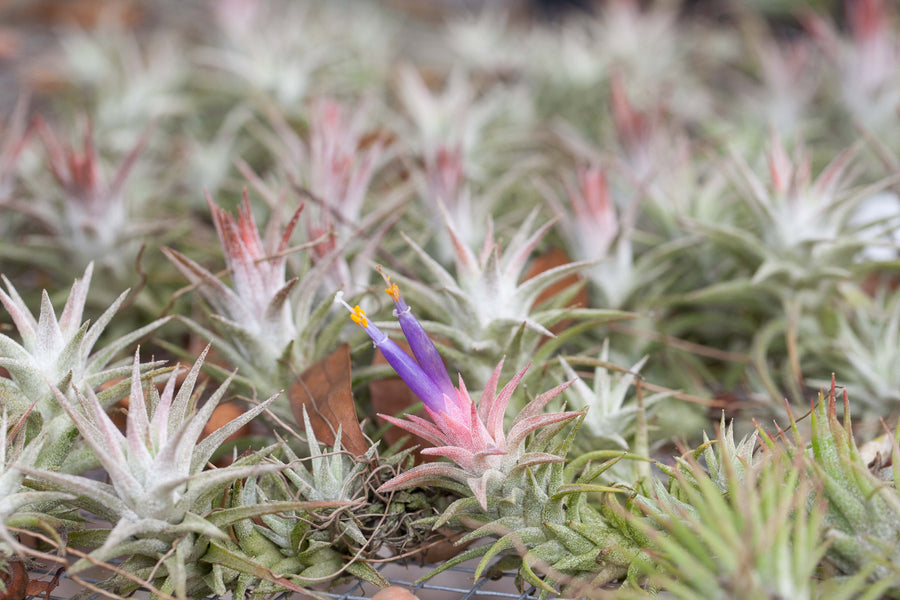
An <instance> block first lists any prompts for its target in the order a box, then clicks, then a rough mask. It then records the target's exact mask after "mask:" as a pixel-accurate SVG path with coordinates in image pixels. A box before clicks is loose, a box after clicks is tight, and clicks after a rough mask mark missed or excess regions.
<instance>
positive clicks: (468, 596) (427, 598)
mask: <svg viewBox="0 0 900 600" xmlns="http://www.w3.org/2000/svg"><path fill="white" fill-rule="evenodd" d="M376 569H377V570H378V571H379V572H381V574H382V575H383V576H384V577H385V579H387V580H388V582H389V583H390V584H391V585H397V586H402V587H404V588H407V589H409V590H410V591H411V592H412V593H414V594H415V595H416V596H418V597H419V598H420V599H421V600H536V598H537V593H536V590H535V588H534V587H530V588H528V589H526V590H525V591H523V592H519V591H518V590H517V589H516V586H515V583H514V577H513V574H512V573H508V574H506V575H504V576H503V577H502V578H500V579H497V580H490V579H485V578H481V579H479V580H478V581H475V580H474V573H475V568H474V565H471V566H467V564H466V563H464V564H463V565H460V566H456V567H451V568H449V569H447V570H446V571H445V572H443V573H441V574H439V575H437V576H435V577H434V578H432V579H429V580H428V581H423V582H421V583H415V581H416V580H417V579H419V578H420V577H422V576H423V575H425V574H427V573H428V572H429V571H430V568H429V567H427V566H426V567H420V566H408V565H407V566H403V565H398V564H390V563H382V564H380V565H379V566H378V567H376ZM31 576H32V577H33V578H40V579H48V580H49V579H52V577H53V573H52V572H47V573H41V572H33V573H31ZM86 579H88V580H89V581H92V582H93V581H96V580H92V579H90V578H86ZM81 589H82V587H81V585H79V584H78V583H76V582H74V581H72V580H71V579H68V578H67V577H66V576H65V575H63V576H62V578H61V579H60V584H59V587H57V588H56V589H55V590H53V592H52V593H51V595H50V599H51V600H67V599H68V598H71V596H72V595H73V594H75V593H76V592H79V591H81ZM376 591H378V588H376V587H375V586H373V585H371V584H369V583H364V582H361V581H357V582H355V583H350V584H344V585H342V586H339V587H338V588H336V589H334V590H330V591H317V592H316V593H317V595H319V596H326V597H328V598H332V599H334V600H365V599H366V598H370V597H371V596H372V595H373V594H374V593H375V592H376ZM45 597H46V596H45V595H44V594H40V595H36V596H29V597H28V598H33V599H34V600H38V599H43V598H45ZM148 597H149V595H148V594H147V593H145V592H137V593H135V594H134V595H133V596H132V598H137V599H145V598H148ZM103 598H104V596H102V595H100V594H94V595H92V596H90V600H102V599H103ZM228 598H229V597H228V596H226V597H224V598H223V600H227V599H228ZM308 599H309V597H308V596H304V595H301V594H295V593H290V592H285V593H282V594H278V595H276V596H273V598H272V600H308ZM205 600H218V597H216V596H210V597H208V598H207V599H205Z"/></svg>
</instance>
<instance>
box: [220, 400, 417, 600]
mask: <svg viewBox="0 0 900 600" xmlns="http://www.w3.org/2000/svg"><path fill="white" fill-rule="evenodd" d="M303 415H304V425H305V430H306V440H307V454H308V458H305V459H300V458H298V456H297V455H296V454H295V453H294V452H293V451H292V450H291V449H290V447H289V446H288V445H287V444H283V445H282V446H281V447H280V448H279V449H278V450H277V451H276V452H275V453H273V454H272V455H271V456H270V457H269V458H268V459H267V464H274V465H277V466H278V471H277V472H275V473H268V474H264V475H260V476H258V477H252V478H248V479H246V480H242V481H239V482H235V485H234V486H233V487H232V489H231V490H230V491H229V494H228V502H227V507H226V508H225V509H224V510H222V511H220V512H215V513H213V514H212V515H211V516H210V520H211V521H212V522H214V523H216V522H218V521H219V520H220V519H223V518H226V517H228V515H230V514H250V512H253V511H256V512H257V513H259V515H258V518H256V519H254V520H250V519H245V520H242V521H239V522H235V523H234V524H233V525H232V527H231V532H232V534H233V535H232V537H231V538H230V539H227V540H211V541H210V551H209V552H208V553H207V554H206V555H205V556H204V558H203V560H204V561H206V562H209V563H210V564H211V565H212V568H213V573H215V574H216V576H217V577H218V578H219V581H220V582H221V584H220V585H219V586H218V587H217V588H215V589H216V591H217V593H224V591H225V589H226V588H225V586H224V581H225V580H227V578H228V576H229V573H231V572H237V573H239V574H238V575H237V580H236V581H237V585H236V586H234V587H232V588H230V589H232V591H233V594H234V596H235V597H236V598H243V597H244V595H245V594H249V595H250V596H251V597H254V598H256V597H259V596H264V595H266V594H269V593H272V592H277V591H280V590H281V589H282V588H281V587H280V585H281V582H283V581H289V582H292V583H294V584H297V585H315V584H321V583H326V582H333V581H335V580H343V579H346V578H347V577H356V578H359V579H363V580H365V581H368V582H371V583H373V584H375V585H377V586H379V587H383V586H386V585H387V581H386V580H385V579H384V578H383V577H382V576H381V575H380V574H379V573H378V571H376V570H375V569H374V568H373V567H372V566H371V565H370V564H368V563H367V562H366V559H368V558H372V557H374V556H375V554H376V552H377V551H378V550H380V549H381V548H382V546H383V545H384V544H385V543H386V542H389V541H390V540H391V539H392V538H396V537H397V533H396V530H397V529H398V528H399V527H400V525H401V524H402V523H403V522H404V521H407V520H408V519H409V515H408V514H407V511H409V512H410V514H414V512H415V506H413V505H414V504H415V502H413V501H412V496H410V501H408V502H402V501H400V500H399V498H398V501H397V502H396V503H394V504H391V505H390V506H388V505H387V503H386V502H384V501H383V500H379V499H378V498H377V497H376V495H375V493H374V490H375V488H376V487H377V484H378V483H379V482H381V481H383V477H381V476H380V472H388V469H387V468H388V467H391V466H396V465H398V464H399V463H400V462H402V461H404V460H405V458H406V454H408V453H399V454H395V455H393V456H392V457H390V458H388V459H386V460H383V461H382V460H381V459H380V458H379V457H378V456H377V450H378V448H377V445H373V446H371V447H370V448H369V450H368V451H367V452H366V454H365V455H364V456H361V457H355V456H352V455H351V454H350V453H348V452H347V451H346V450H345V449H344V448H342V446H341V436H340V431H338V433H337V435H336V437H335V443H334V446H333V447H332V448H323V447H322V446H320V444H319V441H318V440H317V439H316V434H315V430H314V429H313V427H312V426H311V425H310V421H309V417H308V416H307V414H306V411H305V410H304V412H303ZM376 463H378V464H379V465H380V468H379V469H375V470H373V465H375V464H376ZM389 470H390V471H393V469H389ZM418 496H419V498H418V503H419V505H420V508H421V507H424V506H427V501H426V500H425V499H424V497H421V496H422V494H418ZM264 510H265V513H264V514H263V511H264ZM264 570H269V571H270V572H272V573H278V574H279V575H280V578H279V579H278V580H269V581H264V580H261V579H260V572H264ZM251 590H252V594H251V593H250V592H251Z"/></svg>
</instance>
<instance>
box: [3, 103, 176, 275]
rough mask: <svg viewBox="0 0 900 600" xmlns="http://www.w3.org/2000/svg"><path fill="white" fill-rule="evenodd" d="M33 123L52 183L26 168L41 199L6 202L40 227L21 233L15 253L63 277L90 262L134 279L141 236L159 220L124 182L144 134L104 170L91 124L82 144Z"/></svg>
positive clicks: (152, 230) (159, 223)
mask: <svg viewBox="0 0 900 600" xmlns="http://www.w3.org/2000/svg"><path fill="white" fill-rule="evenodd" d="M35 123H36V125H35V129H36V132H37V134H38V136H39V137H40V139H41V141H42V142H43V145H44V149H45V153H46V169H45V172H46V173H47V174H49V175H50V176H51V178H52V180H53V184H52V185H51V184H50V183H49V182H48V181H46V178H43V177H40V176H38V175H36V174H32V175H31V176H30V177H29V178H27V179H26V181H25V182H24V183H25V185H26V186H27V187H28V188H30V191H31V193H33V194H34V195H36V196H38V197H39V198H40V201H37V202H32V203H28V204H27V205H26V204H24V203H21V202H16V203H13V204H11V205H9V208H10V209H12V210H17V211H20V212H22V214H23V215H25V216H26V217H27V218H28V220H29V221H31V222H33V223H34V224H35V225H36V226H37V227H38V228H39V229H40V230H42V231H43V233H42V234H38V235H29V236H27V237H26V236H23V237H24V242H25V243H24V246H25V248H26V249H27V251H23V250H22V249H19V251H18V252H17V253H15V257H16V258H17V259H18V260H19V261H22V262H28V263H30V264H39V265H40V266H42V267H43V268H45V269H46V270H48V271H49V272H51V273H65V275H66V276H68V274H69V273H70V272H71V271H72V270H73V269H77V270H82V269H84V268H85V266H86V265H87V264H88V263H91V262H93V263H95V264H96V265H97V267H98V268H100V269H103V270H104V271H106V272H108V273H109V274H110V275H112V277H114V278H115V280H116V281H117V282H118V283H119V284H121V285H122V286H125V285H129V284H136V283H138V279H137V278H136V277H135V276H134V264H135V260H136V258H137V256H138V252H139V250H140V246H141V245H140V241H141V239H143V238H145V237H146V236H149V235H150V234H153V233H158V232H159V231H161V229H162V227H163V220H161V219H160V220H155V219H153V218H151V217H150V215H148V214H147V213H146V210H144V208H145V207H143V206H142V204H143V202H144V201H145V200H146V193H147V190H146V189H140V188H137V187H136V186H134V185H129V178H130V177H131V175H132V173H133V172H134V169H135V165H136V164H137V162H138V161H139V159H140V158H141V155H142V153H143V151H144V147H145V144H146V142H147V139H148V135H149V132H148V131H144V135H143V136H142V137H141V138H140V139H138V140H137V142H136V143H134V144H133V146H132V147H131V148H130V150H129V152H128V153H127V154H126V155H125V156H124V157H123V158H122V161H121V163H120V164H119V165H118V167H117V168H116V169H115V171H114V172H113V173H112V174H111V175H107V174H104V172H103V169H102V167H101V163H102V161H101V157H100V153H99V151H98V149H97V147H96V146H95V144H94V133H93V130H92V126H91V124H90V123H88V124H87V125H86V127H85V132H84V136H83V142H82V146H81V148H74V147H68V146H67V145H65V144H64V143H63V142H61V141H60V140H59V139H58V137H57V135H56V133H55V132H54V128H53V127H51V125H49V124H48V123H47V122H46V121H44V120H43V119H41V118H38V119H37V120H36V121H35Z"/></svg>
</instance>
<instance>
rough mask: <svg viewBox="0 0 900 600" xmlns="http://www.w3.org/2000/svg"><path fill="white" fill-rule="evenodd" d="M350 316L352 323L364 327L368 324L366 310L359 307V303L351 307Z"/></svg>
mask: <svg viewBox="0 0 900 600" xmlns="http://www.w3.org/2000/svg"><path fill="white" fill-rule="evenodd" d="M350 318H351V319H352V320H353V322H354V323H356V324H357V325H359V326H360V327H362V328H363V329H365V328H366V327H368V326H369V320H368V319H367V318H366V312H365V311H364V310H363V309H361V308H360V307H359V304H357V305H356V306H354V307H353V310H352V311H351V312H350Z"/></svg>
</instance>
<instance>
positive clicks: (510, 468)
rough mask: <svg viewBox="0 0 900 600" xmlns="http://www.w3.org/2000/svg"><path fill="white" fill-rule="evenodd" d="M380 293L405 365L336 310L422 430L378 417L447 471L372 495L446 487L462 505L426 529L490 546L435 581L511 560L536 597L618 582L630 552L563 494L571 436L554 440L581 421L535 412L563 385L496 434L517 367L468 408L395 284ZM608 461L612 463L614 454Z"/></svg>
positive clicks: (377, 335) (382, 340)
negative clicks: (381, 361) (584, 578)
mask: <svg viewBox="0 0 900 600" xmlns="http://www.w3.org/2000/svg"><path fill="white" fill-rule="evenodd" d="M389 285H390V287H389V288H388V290H387V292H388V294H389V295H390V296H391V297H392V299H393V300H394V303H395V306H396V309H397V318H398V320H399V321H400V327H401V329H402V330H403V333H404V335H405V336H406V339H407V342H408V343H409V345H410V348H411V350H412V353H413V355H412V356H410V355H409V354H407V353H406V352H405V351H404V350H403V349H402V348H400V347H399V346H398V345H397V343H396V342H394V341H393V340H391V339H390V338H388V337H387V335H385V334H384V333H383V332H382V331H381V330H380V329H379V328H378V327H377V326H376V325H375V324H374V323H372V322H371V321H370V320H369V319H368V317H367V316H366V313H365V312H364V311H363V310H362V309H361V308H360V307H359V306H358V305H357V306H355V307H350V306H349V305H347V304H345V306H346V307H347V309H348V310H350V312H351V317H352V319H353V321H354V322H355V323H356V324H357V325H359V326H360V327H362V328H363V329H364V330H365V331H366V333H367V334H368V335H369V337H370V338H371V339H372V342H373V343H374V344H375V346H376V348H378V349H379V350H381V352H382V354H383V355H384V356H385V358H386V359H387V360H388V362H389V363H390V365H391V366H392V367H393V368H394V369H395V370H396V372H397V374H398V375H400V377H401V378H402V379H403V381H404V382H406V384H407V385H409V387H410V388H411V389H412V390H413V392H415V393H416V395H417V396H418V397H419V398H420V399H421V400H422V402H423V404H424V406H425V411H426V412H427V414H428V416H429V417H430V418H431V422H429V421H427V420H425V419H423V418H421V417H417V416H415V415H407V417H406V419H405V420H404V419H397V418H395V417H393V416H391V415H380V416H381V417H382V418H383V419H385V420H387V421H389V422H390V423H392V424H394V425H396V426H398V427H401V428H403V429H406V430H407V431H409V432H411V433H414V434H416V435H418V436H419V437H421V438H423V439H425V440H427V441H428V442H430V443H431V444H433V445H434V446H435V447H433V448H425V449H423V450H422V453H423V454H426V455H436V456H443V457H446V458H449V459H450V461H451V463H446V462H436V463H427V464H423V465H418V466H415V467H413V468H412V469H410V470H408V471H406V472H404V473H401V474H400V475H398V476H396V477H394V478H393V479H391V480H390V481H387V482H386V483H384V485H382V486H381V488H380V491H381V492H390V491H395V490H404V489H409V488H413V487H416V486H423V485H430V486H438V487H443V488H447V489H448V490H450V491H453V492H455V493H456V494H458V495H460V496H462V497H461V498H460V499H459V500H457V501H456V502H454V503H453V504H451V505H450V506H449V507H448V508H447V509H446V510H445V511H444V512H443V514H441V515H439V516H435V517H433V518H431V519H429V520H428V522H431V523H433V524H434V527H435V528H437V527H439V526H441V525H442V524H446V523H454V524H457V525H460V524H464V525H465V526H466V527H467V528H470V529H474V531H472V532H470V533H469V534H468V535H466V536H464V537H463V538H461V540H460V543H464V542H467V541H472V540H476V539H479V538H484V537H495V538H499V539H498V541H497V542H495V543H494V544H487V545H482V546H478V547H476V548H473V549H471V550H467V551H465V552H462V553H461V554H459V555H458V556H456V557H455V558H453V559H451V560H449V561H447V562H445V563H444V564H443V565H441V567H439V568H438V570H437V571H436V572H439V571H441V570H444V569H446V568H449V567H451V566H453V565H455V564H459V563H460V562H462V561H464V560H468V559H471V558H474V557H481V558H482V560H481V562H480V564H479V566H478V569H477V570H476V577H478V576H479V575H480V574H481V573H482V572H483V571H484V569H485V568H486V567H487V565H488V564H489V563H490V561H491V559H493V558H496V557H498V556H504V555H509V556H512V557H516V556H519V557H520V560H518V561H517V563H516V564H517V566H518V568H519V573H520V576H521V577H522V578H523V579H524V580H525V581H527V582H529V583H531V584H534V585H536V586H538V587H540V589H541V590H542V593H547V592H549V593H555V592H556V590H554V588H553V587H552V585H551V583H552V582H558V583H561V582H567V581H570V580H571V576H572V575H585V574H586V575H590V576H591V577H592V580H593V583H594V584H595V585H600V584H602V583H606V582H607V581H610V580H613V579H616V578H618V577H620V576H622V575H624V574H625V573H626V571H627V569H628V565H629V564H630V562H631V560H632V558H633V557H634V556H635V555H636V553H637V551H638V549H637V547H636V546H634V545H632V544H631V543H630V542H629V541H628V540H627V539H625V538H623V537H622V536H621V535H619V534H618V532H616V531H615V530H613V529H612V528H610V527H609V526H608V525H607V524H606V523H605V522H604V521H603V519H602V518H601V517H600V515H599V514H598V513H597V512H596V511H595V510H594V509H593V508H591V507H590V506H589V505H588V504H587V503H586V502H585V498H584V496H583V495H582V492H583V491H584V489H582V488H579V487H578V486H574V487H573V486H568V487H567V486H566V485H565V481H566V480H565V476H564V475H565V472H564V463H565V454H566V450H567V449H568V447H569V445H570V443H571V439H572V434H570V435H569V436H562V437H561V433H562V431H563V430H564V429H565V427H566V426H567V425H570V424H576V425H575V427H574V429H576V430H577V424H578V423H580V421H581V419H582V418H583V416H584V413H583V412H575V411H567V412H558V413H542V412H541V411H542V409H543V408H544V407H545V406H546V405H547V404H548V403H549V402H550V401H551V400H552V399H553V398H555V397H556V396H557V395H559V393H560V392H562V391H563V390H564V389H566V388H567V387H568V386H569V383H564V384H562V385H559V386H557V387H556V388H554V389H552V390H550V391H548V392H545V393H543V394H541V395H539V396H537V397H536V398H534V399H533V400H531V401H530V402H529V403H527V404H526V405H525V407H524V408H523V409H522V410H521V411H519V412H518V414H517V415H516V416H515V418H514V419H513V421H512V423H511V425H510V426H509V428H508V429H507V428H506V426H505V425H504V418H505V416H506V415H505V413H506V410H507V406H508V405H509V403H510V399H511V398H512V396H513V394H514V393H515V390H516V387H517V386H518V384H519V382H520V381H521V380H522V378H523V377H524V376H525V371H526V369H527V366H526V367H525V368H523V369H522V370H521V371H519V372H518V373H517V374H516V375H515V376H514V377H513V378H512V380H510V381H509V382H508V383H507V384H506V385H505V386H504V387H503V389H502V390H500V392H499V393H498V392H497V384H498V382H499V379H500V373H501V371H502V369H503V361H502V360H501V361H500V364H498V365H497V367H496V368H495V369H494V372H493V373H492V375H491V376H490V378H489V379H488V381H486V385H485V388H484V391H483V392H482V395H481V399H480V401H479V402H478V403H477V404H476V403H475V402H473V401H472V399H471V397H470V395H469V392H468V390H467V389H466V386H465V383H464V382H463V380H462V377H461V376H460V378H459V387H458V388H456V387H454V386H453V384H452V383H451V380H450V376H449V374H448V372H447V369H446V367H445V366H444V364H443V361H442V360H441V357H440V355H439V354H438V351H437V348H436V347H435V346H434V344H433V343H432V342H431V340H430V338H429V337H428V335H427V334H426V333H425V330H424V329H423V327H422V325H421V323H419V321H418V320H417V319H416V318H415V317H414V316H413V315H412V312H411V311H410V309H409V307H408V306H407V305H406V303H405V302H404V300H403V297H402V296H401V295H400V292H399V289H398V288H397V286H396V284H393V285H391V284H389ZM339 299H340V298H339ZM573 433H574V430H573ZM601 455H602V453H601ZM611 456H617V457H618V458H621V456H622V454H621V453H612V454H611ZM614 462H615V461H614V460H611V461H609V462H608V463H606V464H604V465H603V467H602V468H601V469H599V470H595V471H594V472H593V473H592V474H591V478H594V477H596V476H598V475H599V474H600V473H601V472H602V471H603V470H605V469H606V468H608V467H609V466H612V464H613V463H614ZM585 489H586V488H585ZM598 489H599V488H598ZM603 489H605V488H603ZM473 524H474V525H473ZM601 555H603V556H604V557H606V558H605V560H606V561H607V563H608V564H605V565H604V566H602V567H600V566H598V563H597V562H596V559H597V557H598V556H601ZM539 574H540V575H539ZM541 575H544V576H545V578H542V577H541Z"/></svg>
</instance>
